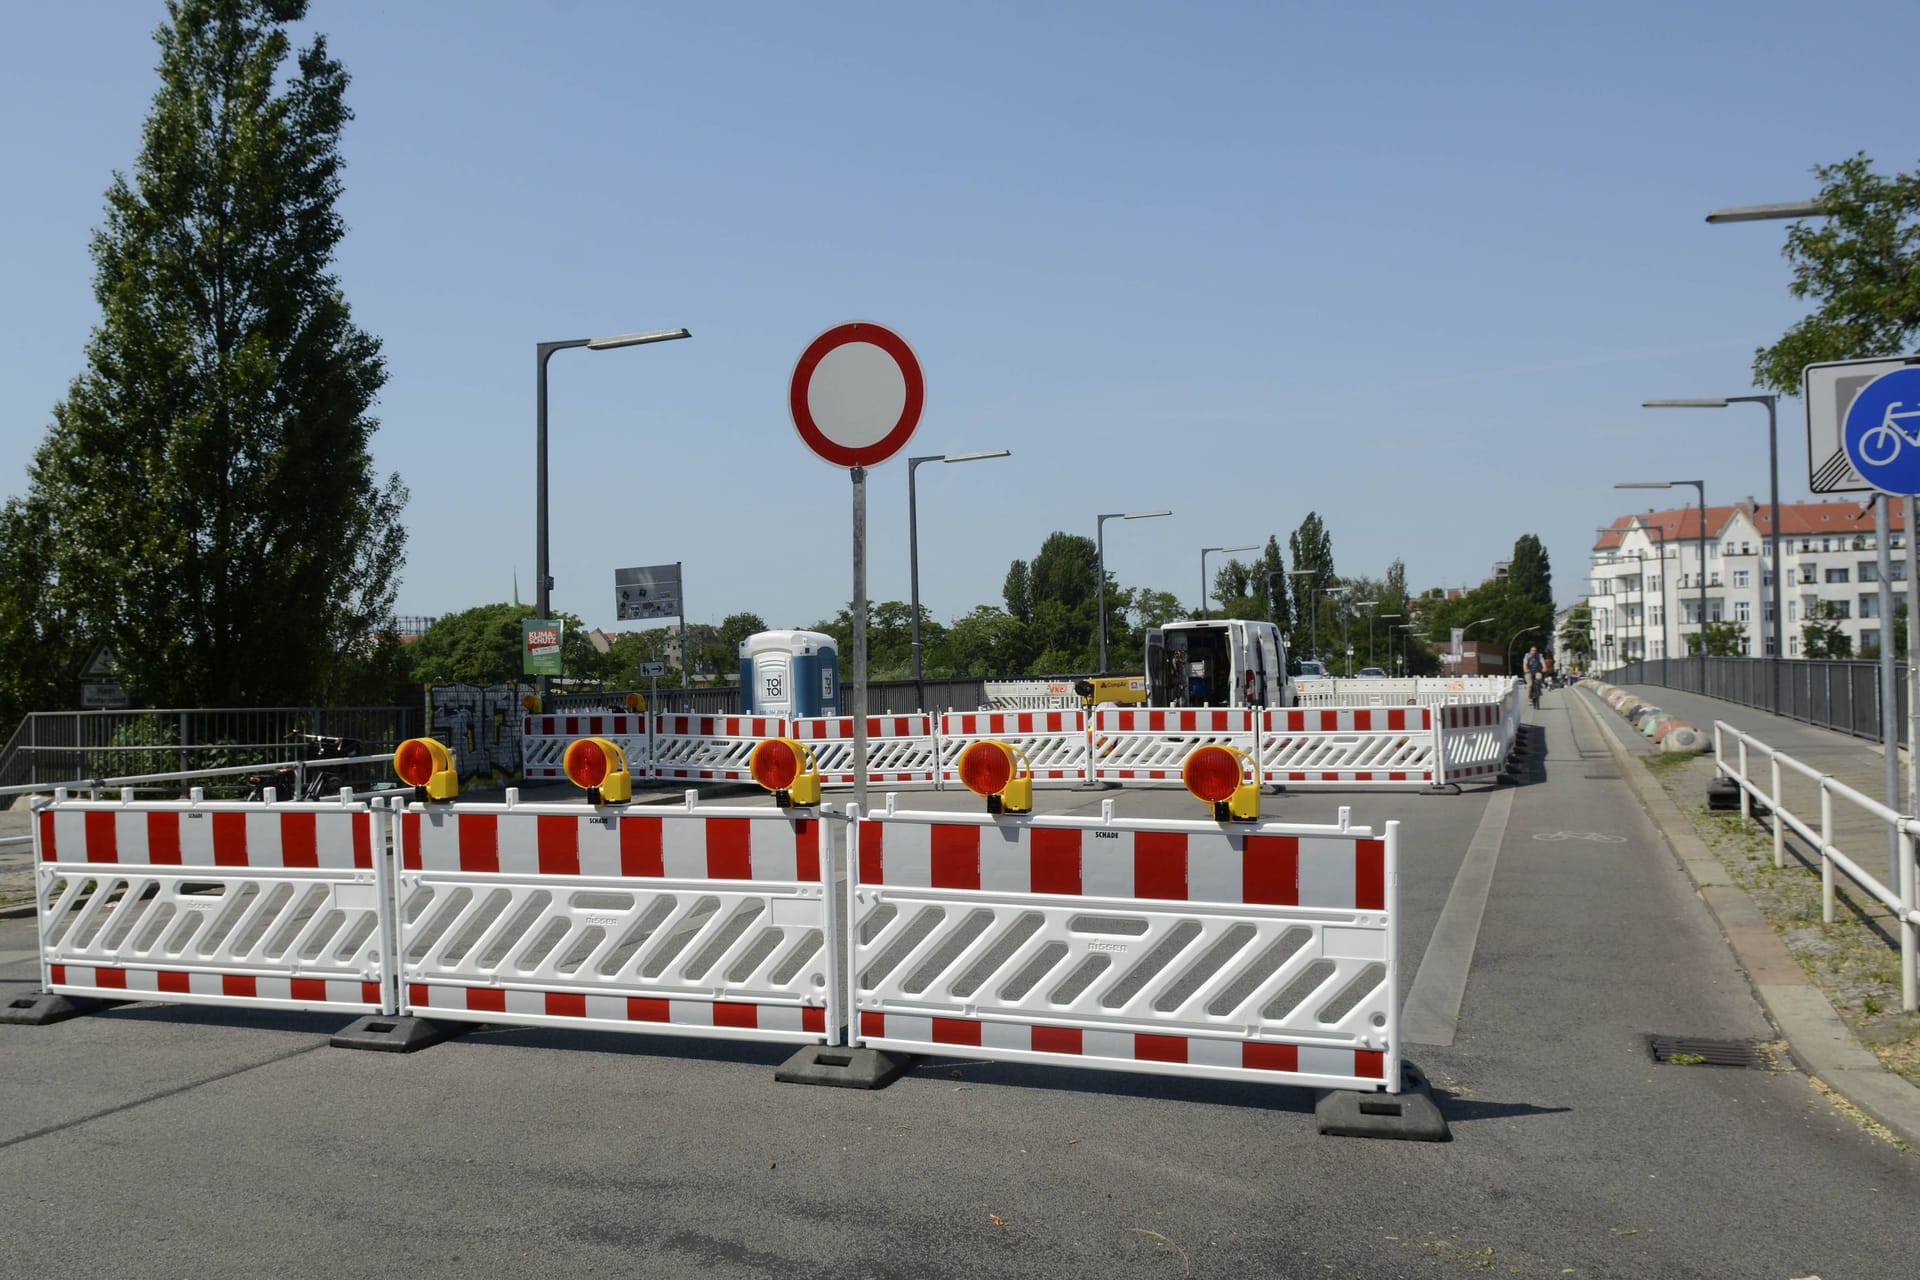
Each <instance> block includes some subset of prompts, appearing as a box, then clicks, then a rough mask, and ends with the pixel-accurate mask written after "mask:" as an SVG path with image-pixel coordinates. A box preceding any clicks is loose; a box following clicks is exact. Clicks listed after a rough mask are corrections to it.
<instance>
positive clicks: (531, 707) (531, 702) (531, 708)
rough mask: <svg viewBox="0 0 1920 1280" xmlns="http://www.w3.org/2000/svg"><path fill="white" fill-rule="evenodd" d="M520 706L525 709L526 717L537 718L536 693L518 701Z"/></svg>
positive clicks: (538, 711)
mask: <svg viewBox="0 0 1920 1280" xmlns="http://www.w3.org/2000/svg"><path fill="white" fill-rule="evenodd" d="M520 705H521V706H523V707H525V708H526V709H527V714H528V715H533V716H537V715H539V714H540V695H539V694H537V693H530V694H528V695H527V696H526V697H524V698H522V699H520Z"/></svg>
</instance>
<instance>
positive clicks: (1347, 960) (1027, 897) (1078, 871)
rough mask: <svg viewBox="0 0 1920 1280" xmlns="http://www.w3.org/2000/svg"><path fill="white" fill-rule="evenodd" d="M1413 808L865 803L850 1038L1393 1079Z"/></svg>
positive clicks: (1363, 1081) (985, 1053)
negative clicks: (1069, 813)
mask: <svg viewBox="0 0 1920 1280" xmlns="http://www.w3.org/2000/svg"><path fill="white" fill-rule="evenodd" d="M1397 842H1398V829H1397V824H1393V823H1389V824H1388V825H1387V827H1386V829H1385V831H1384V832H1383V833H1382V834H1381V835H1379V836H1376V835H1374V834H1373V833H1372V832H1371V831H1368V830H1365V829H1341V828H1336V827H1302V826H1290V825H1285V824H1279V823H1261V824H1255V825H1251V826H1247V827H1244V828H1242V827H1238V826H1235V827H1231V828H1223V827H1221V826H1219V825H1218V824H1213V823H1176V822H1165V821H1161V822H1153V821H1144V820H1143V821H1133V822H1127V821H1101V820H1079V819H1069V818H1033V819H1003V820H1001V821H1000V822H997V823H996V822H993V821H991V820H987V819H970V818H966V817H956V816H955V815H952V814H932V813H898V812H896V813H885V814H876V815H874V817H872V818H862V819H861V820H860V822H859V823H858V824H857V826H856V831H855V835H854V863H855V865H854V874H853V876H852V877H851V879H850V881H849V893H848V899H849V906H848V910H849V920H850V924H849V928H848V939H849V940H848V951H849V955H848V961H847V963H848V970H849V973H850V974H851V980H852V984H853V986H852V991H853V994H852V1000H853V1012H854V1014H855V1018H856V1021H855V1024H854V1027H853V1042H854V1043H855V1044H866V1045H871V1046H873V1047H876V1048H882V1049H894V1050H901V1051H907V1052H924V1053H941V1054H950V1055H959V1056H975V1057H993V1058H1007V1059H1014V1060H1021V1061H1033V1062H1051V1063H1071V1064H1074V1065H1079V1066H1086V1067H1099V1068H1104V1069H1110V1070H1117V1071H1132V1072H1147V1073H1152V1074H1162V1075H1189V1076H1201V1077H1207V1078H1217V1079H1244V1080H1261V1081H1266V1082H1269V1083H1278V1084H1293V1085H1307V1086H1312V1087H1318V1088H1333V1089H1354V1088H1357V1089H1367V1090H1376V1091H1380V1090H1384V1091H1395V1090H1397V1089H1398V1087H1399V1086H1398V1081H1399V1079H1400V1071H1399V1024H1398V1005H1397V994H1396V993H1397V991H1398V973H1397V960H1396V952H1397V932H1396V931H1397V928H1398V918H1397V907H1396V903H1397V898H1398V870H1397Z"/></svg>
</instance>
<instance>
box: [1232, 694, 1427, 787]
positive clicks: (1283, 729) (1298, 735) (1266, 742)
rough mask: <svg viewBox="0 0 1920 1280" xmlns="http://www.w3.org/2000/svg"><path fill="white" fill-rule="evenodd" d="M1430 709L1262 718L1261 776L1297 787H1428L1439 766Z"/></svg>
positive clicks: (1283, 712)
mask: <svg viewBox="0 0 1920 1280" xmlns="http://www.w3.org/2000/svg"><path fill="white" fill-rule="evenodd" d="M1435 714H1436V713H1435V711H1434V710H1433V709H1431V708H1428V707H1306V708H1299V707H1296V708H1289V709H1276V710H1270V711H1265V712H1262V713H1261V716H1260V752H1259V757H1260V773H1261V776H1262V777H1263V778H1264V779H1265V780H1266V781H1268V782H1275V783H1280V784H1282V785H1285V786H1292V787H1311V786H1314V785H1316V784H1325V785H1339V786H1343V787H1345V786H1360V787H1392V786H1402V787H1405V786H1413V787H1422V786H1424V787H1431V786H1433V785H1435V781H1436V771H1437V769H1438V767H1439V760H1438V746H1437V743H1436V740H1435V735H1434V715H1435Z"/></svg>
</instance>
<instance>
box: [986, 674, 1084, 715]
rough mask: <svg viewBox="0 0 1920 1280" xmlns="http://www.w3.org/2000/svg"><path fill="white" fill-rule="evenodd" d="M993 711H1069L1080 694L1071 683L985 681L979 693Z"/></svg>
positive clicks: (1055, 681) (1073, 707) (1078, 700)
mask: <svg viewBox="0 0 1920 1280" xmlns="http://www.w3.org/2000/svg"><path fill="white" fill-rule="evenodd" d="M981 691H982V692H983V693H984V694H985V695H986V698H987V707H988V708H989V709H991V710H994V711H1072V710H1075V709H1077V708H1079V707H1080V694H1079V692H1078V691H1077V690H1075V689H1074V687H1073V681H1071V680H987V681H983V682H982V690H981Z"/></svg>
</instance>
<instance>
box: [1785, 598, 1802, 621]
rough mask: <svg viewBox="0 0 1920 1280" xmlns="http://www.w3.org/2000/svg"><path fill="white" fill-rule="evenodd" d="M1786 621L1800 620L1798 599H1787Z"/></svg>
mask: <svg viewBox="0 0 1920 1280" xmlns="http://www.w3.org/2000/svg"><path fill="white" fill-rule="evenodd" d="M1787 621H1788V622H1798V621H1800V602H1799V601H1798V600H1789V601H1787Z"/></svg>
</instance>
